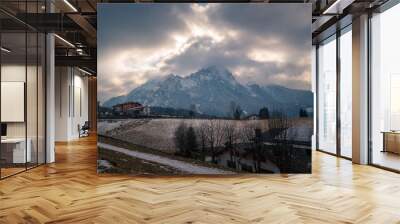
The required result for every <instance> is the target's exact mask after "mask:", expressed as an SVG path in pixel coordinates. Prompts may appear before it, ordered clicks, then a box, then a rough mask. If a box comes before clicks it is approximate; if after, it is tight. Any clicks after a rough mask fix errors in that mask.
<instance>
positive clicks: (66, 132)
mask: <svg viewBox="0 0 400 224" xmlns="http://www.w3.org/2000/svg"><path fill="white" fill-rule="evenodd" d="M83 75H84V74H83V73H81V72H80V71H79V70H77V69H76V68H71V67H56V83H55V85H56V91H55V126H56V131H55V140H56V141H70V140H73V139H77V138H79V132H78V125H81V126H82V125H83V124H84V123H85V121H87V120H88V78H87V77H85V76H83Z"/></svg>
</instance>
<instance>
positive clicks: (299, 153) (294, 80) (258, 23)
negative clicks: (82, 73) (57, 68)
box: [98, 3, 313, 175]
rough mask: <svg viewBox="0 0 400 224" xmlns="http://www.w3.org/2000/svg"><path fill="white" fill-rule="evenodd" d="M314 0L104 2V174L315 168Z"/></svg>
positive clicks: (100, 143)
mask: <svg viewBox="0 0 400 224" xmlns="http://www.w3.org/2000/svg"><path fill="white" fill-rule="evenodd" d="M310 24H311V6H310V5H309V4H265V3H259V4H258V3H257V4H254V3H253V4H246V3H244V4H216V3H215V4H214V3H213V4H99V5H98V85H99V88H98V100H99V102H98V104H99V107H98V119H99V120H98V172H99V173H124V174H136V175H138V174H140V175H141V174H150V175H191V174H217V175H221V174H250V173H310V172H311V136H312V133H313V119H312V113H313V94H312V92H311V91H310V89H311V84H310V83H311V74H310V73H311V58H310V56H311V25H310Z"/></svg>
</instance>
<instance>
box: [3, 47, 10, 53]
mask: <svg viewBox="0 0 400 224" xmlns="http://www.w3.org/2000/svg"><path fill="white" fill-rule="evenodd" d="M1 51H4V52H6V53H10V52H11V50H9V49H7V48H5V47H1Z"/></svg>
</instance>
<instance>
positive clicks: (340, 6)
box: [322, 0, 355, 15]
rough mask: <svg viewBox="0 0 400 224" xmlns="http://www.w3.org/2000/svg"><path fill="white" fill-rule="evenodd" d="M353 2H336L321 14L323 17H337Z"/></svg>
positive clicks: (348, 0)
mask: <svg viewBox="0 0 400 224" xmlns="http://www.w3.org/2000/svg"><path fill="white" fill-rule="evenodd" d="M353 2H355V0H336V1H335V2H333V4H332V5H330V6H329V7H328V8H327V9H325V10H324V12H323V13H322V14H323V15H339V14H342V13H343V10H344V9H345V8H347V7H348V6H349V5H351V4H352V3H353Z"/></svg>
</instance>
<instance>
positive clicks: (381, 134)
mask: <svg viewBox="0 0 400 224" xmlns="http://www.w3.org/2000/svg"><path fill="white" fill-rule="evenodd" d="M399 21H400V4H398V5H396V6H393V7H392V8H390V9H388V10H386V11H384V12H383V13H380V14H376V15H374V16H373V17H372V19H371V34H372V37H371V40H372V43H371V44H372V49H371V53H372V54H371V59H372V63H371V65H372V72H371V98H370V100H371V102H370V104H371V107H370V108H371V111H370V112H371V113H370V120H371V130H370V137H371V141H372V148H371V160H372V161H371V162H372V163H373V164H375V165H379V166H383V167H387V168H390V169H395V170H400V100H399V96H400V63H399V57H398V55H399V52H400V42H399V40H400V32H398V28H397V27H398V22H399Z"/></svg>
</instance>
